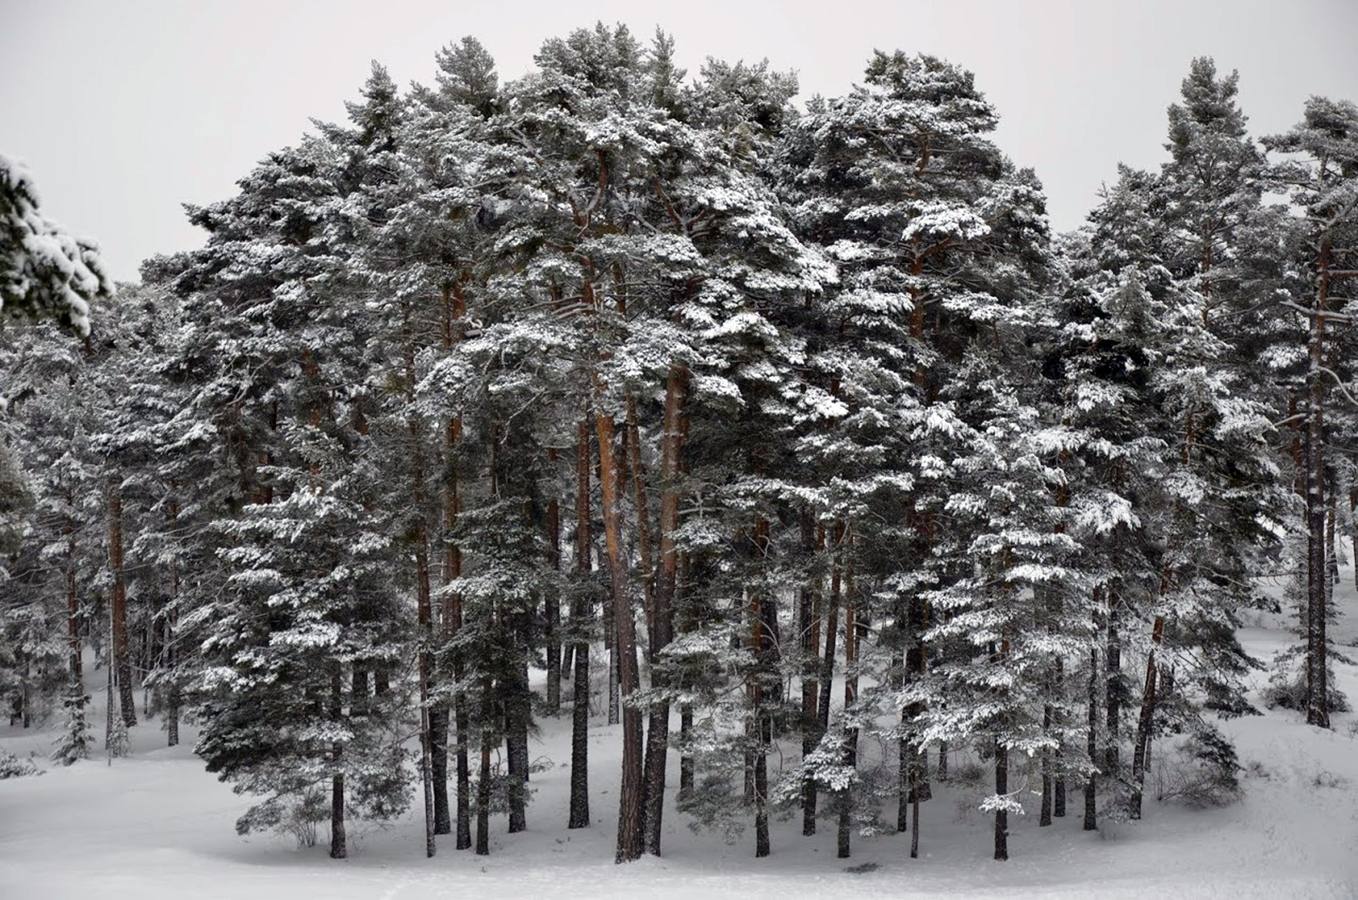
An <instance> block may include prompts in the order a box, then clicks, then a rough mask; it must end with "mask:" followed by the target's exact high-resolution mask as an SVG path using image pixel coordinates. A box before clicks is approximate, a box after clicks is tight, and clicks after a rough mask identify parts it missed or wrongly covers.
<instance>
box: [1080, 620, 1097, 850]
mask: <svg viewBox="0 0 1358 900" xmlns="http://www.w3.org/2000/svg"><path fill="white" fill-rule="evenodd" d="M1088 712H1089V721H1088V723H1087V724H1088V729H1089V730H1088V734H1087V736H1086V742H1085V752H1086V753H1087V754H1088V756H1089V764H1090V766H1093V765H1095V762H1096V760H1097V759H1098V756H1097V754H1098V749H1097V748H1098V733H1099V651H1098V650H1096V649H1095V648H1093V647H1091V648H1090V649H1089V697H1088ZM1097 774H1098V773H1097V771H1091V772H1090V773H1089V774H1088V775H1087V776H1085V819H1084V830H1085V831H1093V830H1094V829H1096V828H1098V823H1097V822H1096V821H1095V813H1096V810H1095V803H1096V802H1097V793H1096V792H1097V790H1098V785H1097V778H1096V776H1097Z"/></svg>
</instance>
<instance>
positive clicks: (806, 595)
mask: <svg viewBox="0 0 1358 900" xmlns="http://www.w3.org/2000/svg"><path fill="white" fill-rule="evenodd" d="M799 518H800V525H801V539H802V553H803V554H804V555H805V556H806V558H807V559H808V560H811V559H813V558H814V557H815V555H816V550H817V546H816V545H817V541H816V531H817V529H816V523H815V521H814V519H813V518H812V516H811V512H810V510H802V512H801V514H800V517H799ZM797 627H798V630H799V631H800V632H801V636H802V673H801V682H802V758H803V759H806V758H807V757H808V756H810V755H811V754H812V753H813V752H814V751H815V749H816V744H818V743H819V742H820V728H819V725H820V719H819V717H818V715H817V712H818V709H819V705H820V703H819V699H820V698H819V696H818V689H819V684H818V682H817V680H816V678H817V673H816V670H817V668H818V666H817V663H818V662H819V659H820V586H819V585H818V584H817V583H816V577H815V576H814V575H810V574H808V575H807V580H806V583H805V584H804V585H803V586H802V589H801V595H800V596H799V597H798V603H797ZM815 833H816V782H815V780H814V779H812V778H807V779H806V780H805V781H804V782H803V783H802V834H803V835H807V836H810V835H813V834H815Z"/></svg>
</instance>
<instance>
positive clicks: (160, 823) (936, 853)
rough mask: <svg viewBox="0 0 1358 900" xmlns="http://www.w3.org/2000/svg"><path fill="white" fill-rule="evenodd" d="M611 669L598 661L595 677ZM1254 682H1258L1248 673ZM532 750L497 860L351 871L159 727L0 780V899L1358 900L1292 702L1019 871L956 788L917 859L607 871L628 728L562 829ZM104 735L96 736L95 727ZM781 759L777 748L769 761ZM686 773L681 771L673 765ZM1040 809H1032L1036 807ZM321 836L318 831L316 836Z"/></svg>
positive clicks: (1337, 810)
mask: <svg viewBox="0 0 1358 900" xmlns="http://www.w3.org/2000/svg"><path fill="white" fill-rule="evenodd" d="M1337 599H1338V602H1339V606H1340V610H1341V621H1340V623H1339V628H1338V634H1337V640H1338V642H1339V643H1341V644H1343V645H1345V646H1347V647H1350V648H1353V647H1358V593H1356V592H1355V590H1354V588H1353V576H1352V572H1351V571H1347V572H1346V573H1345V577H1344V579H1343V587H1341V588H1340V589H1339V590H1338V592H1337ZM1283 625H1284V621H1283V619H1282V617H1280V616H1274V615H1259V616H1252V617H1251V623H1250V625H1249V627H1247V628H1245V629H1243V630H1242V633H1241V639H1242V641H1243V643H1244V645H1245V648H1246V649H1247V650H1248V651H1249V652H1250V653H1251V654H1253V655H1254V656H1255V657H1256V658H1259V659H1261V660H1263V661H1265V662H1268V661H1269V660H1271V659H1272V656H1273V654H1274V653H1275V652H1276V651H1277V650H1278V649H1280V648H1281V647H1282V646H1284V645H1285V644H1286V643H1287V642H1288V640H1289V636H1288V635H1287V633H1286V632H1285V631H1284V630H1283ZM601 668H602V667H601V666H600V667H596V671H598V670H599V669H601ZM1337 673H1338V678H1339V680H1340V686H1341V687H1342V689H1344V690H1345V691H1346V692H1347V693H1348V695H1349V696H1350V697H1351V698H1355V699H1358V669H1355V668H1353V667H1350V666H1346V665H1342V664H1340V665H1338V666H1337ZM102 677H103V673H102V672H100V673H97V674H95V675H93V676H92V681H91V685H90V686H91V688H92V691H91V692H92V693H93V694H94V697H95V704H96V709H95V713H96V714H95V715H94V716H93V717H92V721H95V722H99V723H102V715H103V714H102V709H103V706H102V703H103V696H102V694H103V692H102V690H101V689H100V688H101V687H102V682H101V679H102ZM1254 678H1255V686H1256V688H1257V687H1262V685H1263V683H1264V682H1265V681H1266V679H1267V674H1266V673H1258V674H1257V675H1255V676H1254ZM541 724H542V733H541V735H540V736H539V737H538V738H537V745H536V746H535V747H534V749H533V753H534V756H535V757H538V758H546V759H550V760H552V761H553V762H554V765H553V766H552V767H551V768H549V769H548V770H547V771H545V772H543V773H541V774H538V775H535V776H534V779H533V789H534V791H535V795H534V798H533V802H532V805H531V806H530V808H529V830H528V831H527V832H525V833H523V834H518V835H508V834H506V833H505V822H504V819H503V818H499V819H498V820H495V821H494V822H493V823H492V824H493V838H492V842H491V855H490V856H489V857H478V856H474V855H472V854H471V853H470V851H462V852H459V851H455V850H453V849H452V841H451V839H450V838H442V839H441V841H442V842H441V844H440V847H439V854H438V856H436V857H435V858H434V859H426V858H424V854H423V839H422V828H421V823H420V821H418V820H417V819H416V818H415V813H416V812H418V806H417V808H416V810H415V811H413V812H412V814H411V815H410V816H407V817H406V818H405V819H404V820H402V821H400V822H398V823H396V824H394V825H392V826H389V827H385V828H383V827H375V826H365V825H357V824H355V825H351V832H350V854H351V856H350V858H349V859H348V860H342V861H335V860H331V859H329V858H328V857H327V855H326V849H325V847H324V835H322V840H321V843H320V845H318V846H317V847H315V848H311V849H307V850H299V849H296V848H295V846H294V842H293V841H292V839H291V838H288V837H284V836H274V835H269V834H263V835H252V836H250V837H248V838H241V837H238V836H237V835H236V834H235V832H234V830H233V824H234V822H235V819H236V817H237V816H238V815H239V814H240V813H241V812H242V811H243V810H244V809H245V807H246V806H247V803H246V802H245V801H244V800H242V798H240V797H237V796H236V795H234V794H233V793H232V792H231V790H230V788H229V787H227V786H226V785H223V784H221V783H219V782H218V781H217V780H216V779H215V778H214V777H213V776H212V775H209V774H207V773H206V772H205V771H204V770H203V766H202V763H201V762H199V761H198V760H197V759H195V758H194V757H193V755H192V752H191V749H190V748H191V747H192V744H193V738H194V734H193V731H192V729H188V728H186V729H185V734H184V740H185V744H184V745H181V746H180V747H177V748H173V749H165V748H163V747H161V746H160V745H161V744H163V742H164V735H163V733H162V732H161V731H160V729H159V726H158V724H157V723H155V722H154V721H152V722H150V723H144V724H141V725H139V726H138V727H137V728H136V729H134V730H133V747H134V754H133V756H131V757H130V758H127V759H122V760H117V761H115V762H114V763H113V765H112V766H109V765H106V764H105V761H104V760H103V759H102V758H96V759H92V760H90V761H88V762H83V763H80V764H77V765H75V766H72V767H71V768H69V769H60V768H56V769H50V770H49V771H48V772H46V773H45V774H44V775H42V776H40V777H32V778H19V779H10V780H7V781H0V898H4V900H27V898H35V900H36V898H50V900H60V898H80V900H88V898H101V900H103V898H107V900H114V898H135V900H157V898H175V900H184V898H194V900H198V898H202V900H208V898H232V900H271V898H290V900H295V898H313V897H314V898H335V900H348V898H355V900H357V898H363V900H378V898H381V900H417V898H431V897H458V898H466V897H493V898H497V900H499V898H510V897H544V896H553V897H571V896H584V895H588V896H591V897H611V896H624V895H626V896H629V897H633V898H635V897H638V896H640V897H645V898H648V900H649V898H654V897H679V896H683V897H727V896H729V897H740V898H742V900H753V898H757V897H781V898H790V897H806V896H817V895H821V896H845V897H859V896H863V897H867V896H874V897H884V896H892V897H901V896H920V897H931V896H958V897H990V896H1006V897H1013V896H1016V895H1018V896H1042V897H1072V898H1073V897H1088V896H1099V897H1176V898H1188V897H1218V896H1220V897H1269V898H1285V897H1307V898H1318V897H1336V898H1339V897H1343V898H1353V897H1358V731H1356V729H1358V726H1356V725H1355V718H1354V716H1353V715H1352V714H1347V713H1346V714H1336V715H1335V716H1334V730H1333V731H1328V732H1327V731H1322V730H1321V729H1317V728H1312V727H1309V726H1307V725H1306V724H1304V722H1303V721H1302V720H1301V719H1300V718H1299V717H1298V716H1297V715H1296V714H1295V713H1291V712H1288V711H1282V710H1279V711H1270V712H1267V713H1266V714H1265V715H1264V716H1255V717H1248V718H1244V719H1237V720H1234V721H1232V722H1228V723H1226V725H1225V727H1226V729H1227V730H1228V731H1229V733H1230V734H1231V735H1232V736H1233V737H1234V738H1235V740H1236V743H1237V747H1238V749H1239V752H1240V759H1241V761H1242V763H1243V764H1245V766H1246V767H1247V770H1248V771H1249V773H1248V774H1247V775H1246V776H1245V777H1244V779H1243V780H1244V784H1245V797H1244V799H1243V801H1241V802H1240V803H1237V804H1235V805H1233V806H1230V807H1227V808H1224V809H1217V810H1210V811H1194V810H1190V809H1184V808H1181V807H1177V806H1174V805H1169V804H1163V805H1162V804H1157V803H1155V802H1153V801H1152V802H1150V803H1149V805H1148V809H1147V812H1146V817H1145V819H1144V820H1143V821H1142V822H1141V823H1140V824H1136V825H1123V826H1118V827H1111V828H1108V829H1106V830H1105V832H1103V833H1085V832H1082V831H1081V830H1080V816H1079V803H1080V798H1079V796H1078V795H1072V798H1071V815H1068V816H1067V817H1066V818H1064V819H1058V820H1057V822H1056V824H1055V825H1054V826H1052V827H1050V828H1041V829H1039V828H1038V825H1037V817H1036V815H1035V805H1033V804H1032V803H1031V802H1030V808H1032V809H1033V813H1034V814H1030V815H1027V816H1024V817H1022V818H1020V819H1018V820H1017V821H1014V822H1012V823H1011V832H1012V833H1011V837H1010V857H1011V858H1010V860H1009V861H1008V862H1005V863H997V862H994V861H992V860H991V858H990V853H991V821H990V819H989V818H988V817H986V816H984V815H982V814H980V813H979V812H976V811H974V809H970V808H969V807H970V804H969V803H967V802H965V800H964V799H963V797H962V795H961V794H957V793H950V791H949V790H948V789H944V790H942V791H938V792H937V793H936V794H935V797H934V799H933V800H931V801H929V802H928V803H926V804H924V805H923V815H922V817H921V821H922V823H923V828H922V832H921V858H919V859H915V860H912V859H910V858H909V856H908V848H907V844H906V838H905V837H904V836H900V835H893V834H887V835H880V836H875V837H858V836H855V838H854V855H853V859H851V860H839V859H836V858H835V843H834V829H833V826H832V825H828V826H826V825H823V826H822V828H821V829H820V831H821V833H820V834H818V835H817V836H815V837H810V838H808V837H803V836H802V835H801V833H800V819H799V818H797V819H795V820H787V821H781V822H778V821H776V822H775V823H774V825H773V829H772V844H773V855H772V856H771V857H770V858H768V859H764V860H756V859H754V858H753V838H752V834H750V833H749V832H747V834H746V835H745V837H744V838H742V839H741V840H740V841H739V842H737V843H735V844H730V845H728V844H725V843H723V841H722V839H721V837H720V836H718V835H716V834H714V833H710V832H709V833H702V834H693V833H692V832H691V831H690V830H689V828H688V827H687V823H686V821H685V820H684V817H683V816H681V815H679V814H677V813H675V812H673V810H672V808H671V810H670V811H669V812H668V813H667V815H666V832H667V833H666V835H665V857H664V858H663V859H653V858H648V859H645V860H642V861H640V862H637V863H634V864H631V865H626V866H617V865H614V864H613V861H612V860H613V844H614V837H615V834H614V827H615V822H616V804H617V777H618V776H617V758H618V753H619V743H620V741H619V734H618V728H617V727H616V726H615V727H609V726H606V725H603V724H601V723H600V724H598V725H597V726H596V727H595V728H594V729H593V732H592V736H591V746H590V785H591V807H592V812H593V814H594V822H593V825H592V827H590V828H588V829H582V830H575V831H568V830H567V829H566V827H565V824H566V811H567V789H568V785H569V771H568V769H567V768H566V765H565V764H566V763H568V762H569V758H570V754H569V742H570V722H569V717H568V716H563V717H561V718H559V719H543V720H542V721H541ZM97 730H98V731H99V732H100V733H102V726H100V727H99V728H98V729H97ZM52 738H53V734H52V733H51V732H50V731H44V730H39V731H33V730H30V731H27V732H26V731H23V730H20V729H15V728H0V747H3V748H4V749H7V750H9V751H11V752H13V753H17V754H20V755H28V754H29V753H30V752H33V753H36V754H37V755H38V757H39V758H40V759H41V760H42V761H43V762H44V764H46V763H45V759H46V755H47V753H48V752H49V751H50V747H51V741H52ZM771 762H772V764H773V765H774V766H775V767H776V766H777V764H778V760H777V758H776V756H775V757H774V758H772V760H771ZM670 772H671V777H672V779H677V777H678V775H677V772H678V764H677V760H673V761H672V762H671V766H670ZM1035 799H1036V798H1029V800H1030V801H1035ZM322 830H324V826H322Z"/></svg>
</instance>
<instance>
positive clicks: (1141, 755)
mask: <svg viewBox="0 0 1358 900" xmlns="http://www.w3.org/2000/svg"><path fill="white" fill-rule="evenodd" d="M1164 636H1165V619H1164V617H1163V616H1156V617H1155V623H1154V624H1153V625H1152V626H1151V650H1150V653H1149V654H1147V656H1146V684H1145V687H1144V688H1142V691H1141V714H1140V715H1139V716H1137V724H1136V743H1135V745H1134V746H1133V748H1132V797H1131V810H1130V812H1131V817H1132V818H1133V819H1139V818H1141V795H1142V792H1143V789H1144V786H1145V782H1146V763H1147V761H1146V754H1147V753H1148V751H1149V748H1150V739H1151V727H1152V725H1153V724H1154V722H1155V702H1156V698H1155V689H1156V678H1157V667H1156V662H1155V653H1156V651H1157V650H1158V649H1159V648H1160V643H1161V641H1163V640H1164Z"/></svg>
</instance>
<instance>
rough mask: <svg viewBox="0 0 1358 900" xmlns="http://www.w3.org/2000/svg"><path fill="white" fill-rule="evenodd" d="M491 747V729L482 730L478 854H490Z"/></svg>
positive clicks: (477, 791) (477, 825)
mask: <svg viewBox="0 0 1358 900" xmlns="http://www.w3.org/2000/svg"><path fill="white" fill-rule="evenodd" d="M490 748H491V734H490V732H489V730H486V729H483V730H482V732H481V777H480V778H478V779H477V781H476V855H477V856H489V855H490Z"/></svg>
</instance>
